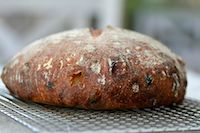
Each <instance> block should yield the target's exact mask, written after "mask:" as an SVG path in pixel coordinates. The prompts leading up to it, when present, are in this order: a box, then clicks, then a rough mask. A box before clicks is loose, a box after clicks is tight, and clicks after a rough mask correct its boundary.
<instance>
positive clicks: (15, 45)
mask: <svg viewBox="0 0 200 133" xmlns="http://www.w3.org/2000/svg"><path fill="white" fill-rule="evenodd" d="M107 25H113V26H118V27H123V28H127V29H131V30H135V31H138V32H141V33H144V34H147V35H149V36H152V37H154V38H156V39H158V40H160V41H161V42H163V43H164V44H166V45H167V46H168V47H170V48H171V49H172V51H174V52H175V53H177V54H179V55H180V56H181V57H183V59H184V60H185V61H186V63H187V67H188V80H189V85H188V92H187V96H188V97H192V98H198V99H200V76H199V73H200V59H199V58H200V0H0V64H1V65H0V66H1V67H2V66H3V64H5V63H6V62H7V61H8V60H9V59H10V58H11V57H12V56H13V55H15V54H16V53H17V52H18V51H19V50H20V49H22V48H23V47H25V46H26V45H27V44H29V43H31V42H32V41H34V40H36V39H39V38H42V37H45V36H47V35H49V34H52V33H56V32H60V31H64V30H69V29H73V28H84V27H93V28H105V27H106V26H107Z"/></svg>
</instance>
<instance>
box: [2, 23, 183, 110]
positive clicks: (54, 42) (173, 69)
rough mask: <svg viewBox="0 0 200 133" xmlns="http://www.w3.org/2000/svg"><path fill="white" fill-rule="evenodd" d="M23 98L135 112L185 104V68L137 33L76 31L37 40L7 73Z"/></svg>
mask: <svg viewBox="0 0 200 133" xmlns="http://www.w3.org/2000/svg"><path fill="white" fill-rule="evenodd" d="M2 80H3V82H4V83H5V85H6V86H7V88H8V89H9V91H10V93H11V94H12V95H14V96H16V97H19V98H20V99H23V100H30V101H34V102H38V103H44V104H51V105H57V106H66V107H78V108H85V109H133V108H145V107H154V106H161V105H171V104H173V103H181V102H182V101H183V99H184V95H185V90H186V86H187V80H186V74H185V65H184V63H183V61H182V59H180V57H177V56H176V55H175V54H173V53H172V52H171V51H170V50H169V49H168V48H166V47H165V46H163V45H162V44H160V43H159V42H157V41H155V40H153V39H152V38H149V37H146V36H144V35H141V34H139V33H136V32H131V31H127V30H123V29H119V28H113V27H107V28H106V29H105V30H103V31H100V30H89V29H83V30H73V31H68V32H64V33H60V34H56V35H52V36H50V37H47V38H45V39H42V40H39V41H36V42H35V43H33V44H31V45H29V46H28V47H27V48H25V49H24V50H22V52H20V53H19V54H18V55H16V56H15V57H14V58H13V59H12V60H11V61H10V62H9V63H8V64H7V65H6V66H5V67H4V69H3V73H2Z"/></svg>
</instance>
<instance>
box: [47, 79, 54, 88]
mask: <svg viewBox="0 0 200 133" xmlns="http://www.w3.org/2000/svg"><path fill="white" fill-rule="evenodd" d="M53 87H54V84H53V82H50V81H48V82H47V88H48V89H49V90H50V89H53Z"/></svg>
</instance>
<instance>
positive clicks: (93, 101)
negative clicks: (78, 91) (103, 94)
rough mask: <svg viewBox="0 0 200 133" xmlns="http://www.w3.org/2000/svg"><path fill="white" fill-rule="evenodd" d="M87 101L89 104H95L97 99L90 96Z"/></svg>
mask: <svg viewBox="0 0 200 133" xmlns="http://www.w3.org/2000/svg"><path fill="white" fill-rule="evenodd" d="M89 103H90V104H96V103H97V99H96V98H90V99H89Z"/></svg>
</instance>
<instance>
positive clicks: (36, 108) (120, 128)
mask: <svg viewBox="0 0 200 133" xmlns="http://www.w3.org/2000/svg"><path fill="white" fill-rule="evenodd" d="M0 112H3V113H4V114H6V115H8V116H9V117H11V118H13V119H15V120H16V121H18V122H20V123H22V124H23V125H25V126H27V127H29V128H30V129H31V130H33V131H34V132H40V133H47V132H48V133H68V132H69V133H74V132H75V133H76V132H114V133H121V132H126V133H128V132H182V131H190V132H198V131H200V102H198V101H194V100H189V99H186V100H185V101H184V103H183V104H182V105H179V106H173V107H160V108H154V109H144V110H123V111H122V110H121V111H91V110H90V111H88V110H81V109H70V108H59V107H53V106H47V105H38V104H35V103H26V102H22V101H20V100H17V99H15V98H13V97H12V96H10V95H8V94H4V95H1V96H0Z"/></svg>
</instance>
